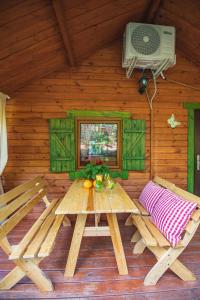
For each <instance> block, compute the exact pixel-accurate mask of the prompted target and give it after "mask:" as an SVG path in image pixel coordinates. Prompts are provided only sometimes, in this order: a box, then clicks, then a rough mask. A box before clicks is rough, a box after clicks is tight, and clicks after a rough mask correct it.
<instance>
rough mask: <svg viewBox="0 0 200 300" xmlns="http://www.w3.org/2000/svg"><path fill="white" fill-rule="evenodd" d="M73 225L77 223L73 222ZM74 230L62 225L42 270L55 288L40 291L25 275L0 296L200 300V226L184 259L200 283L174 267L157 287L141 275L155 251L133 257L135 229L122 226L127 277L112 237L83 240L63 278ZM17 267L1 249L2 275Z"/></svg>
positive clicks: (19, 231) (17, 233)
mask: <svg viewBox="0 0 200 300" xmlns="http://www.w3.org/2000/svg"><path fill="white" fill-rule="evenodd" d="M29 223H30V222H28V220H26V222H23V223H21V224H20V225H18V227H16V229H15V230H13V232H12V236H11V239H10V240H11V242H13V243H17V242H18V240H19V239H20V238H21V237H22V236H23V235H24V234H25V232H26V230H27V228H28V226H29V225H28V224H29ZM73 225H74V224H73ZM72 229H73V226H72V228H69V227H62V229H61V231H60V233H59V235H58V237H57V240H56V244H55V248H54V251H53V252H52V254H51V256H50V257H49V258H47V259H45V260H44V261H43V263H42V264H41V266H42V269H43V270H44V271H45V272H46V274H48V276H49V277H50V278H51V280H52V281H53V283H54V287H55V291H54V292H51V293H40V292H39V291H38V290H37V288H36V287H35V285H34V284H32V283H31V282H30V281H29V279H27V278H24V279H23V280H22V281H21V282H20V283H19V284H17V285H16V286H15V287H14V288H13V289H12V290H10V291H1V292H0V299H34V298H36V299H38V298H43V299H54V298H57V299H70V298H74V299H108V300H109V299H134V300H146V299H148V300H161V299H162V300H163V299H170V300H177V299H181V300H186V299H187V300H199V299H200V230H199V231H198V232H197V233H196V235H195V237H194V238H193V240H192V242H191V243H190V245H189V247H188V248H187V249H186V250H185V251H184V253H183V254H182V255H181V257H180V259H181V260H182V261H183V262H184V263H185V264H186V266H188V267H189V268H190V269H191V270H192V271H193V272H194V273H195V274H196V276H197V281H195V282H190V283H185V282H183V281H181V280H180V279H179V278H177V277H176V276H175V275H174V274H173V273H172V272H171V271H168V272H167V273H165V275H164V276H163V277H162V279H161V280H160V281H159V283H158V284H157V285H156V286H149V287H145V286H144V285H143V279H144V276H145V274H147V272H148V271H149V270H150V268H151V266H152V265H153V264H154V262H155V259H154V257H153V255H152V254H151V253H150V252H149V251H148V250H145V252H144V254H143V255H133V254H132V248H133V247H132V245H131V243H130V238H131V234H132V233H133V232H134V227H125V226H124V225H123V223H121V224H120V229H121V234H122V239H123V245H124V249H125V254H126V259H127V264H128V269H129V275H127V276H120V275H118V271H117V267H116V262H115V257H114V252H113V248H112V244H111V240H110V238H109V237H102V238H96V237H93V238H84V239H83V242H82V245H81V251H80V255H79V259H78V265H77V269H76V273H75V276H74V277H73V278H72V279H70V280H69V279H66V278H64V277H63V274H64V267H65V262H66V255H67V252H68V249H69V245H70V241H71V236H72ZM12 267H13V264H12V262H10V261H8V260H7V258H6V256H5V255H4V254H3V252H2V251H1V250H0V277H1V278H2V277H3V276H4V275H5V274H6V273H7V272H8V271H9V270H11V269H12Z"/></svg>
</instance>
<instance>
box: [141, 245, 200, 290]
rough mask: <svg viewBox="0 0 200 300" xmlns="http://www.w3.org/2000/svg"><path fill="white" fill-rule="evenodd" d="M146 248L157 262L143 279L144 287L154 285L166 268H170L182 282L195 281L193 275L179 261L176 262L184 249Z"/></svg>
mask: <svg viewBox="0 0 200 300" xmlns="http://www.w3.org/2000/svg"><path fill="white" fill-rule="evenodd" d="M148 248H149V250H150V251H151V252H153V253H154V255H155V256H156V258H157V259H158V262H157V263H156V264H155V265H154V266H153V268H152V269H151V270H150V271H149V273H148V274H147V276H146V277H145V280H144V285H155V284H156V283H157V281H158V280H159V279H160V277H161V276H162V275H163V274H164V273H165V271H166V270H167V269H168V268H170V269H171V270H172V271H173V272H174V273H175V274H177V275H178V276H179V277H180V278H181V279H183V280H186V281H193V280H195V276H194V275H193V273H192V272H191V271H190V270H189V269H187V268H186V267H185V266H184V265H183V264H182V263H181V262H180V261H178V260H177V257H178V256H179V255H180V254H181V253H182V252H183V251H184V249H185V247H183V248H169V249H168V250H164V249H162V248H159V247H150V246H148ZM182 272H183V273H182Z"/></svg>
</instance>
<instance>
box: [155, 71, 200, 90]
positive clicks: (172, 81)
mask: <svg viewBox="0 0 200 300" xmlns="http://www.w3.org/2000/svg"><path fill="white" fill-rule="evenodd" d="M160 75H161V77H162V79H163V80H164V81H168V82H171V83H176V84H178V85H182V86H184V87H187V88H190V89H192V90H196V91H200V88H198V87H195V86H192V85H190V84H186V83H183V82H180V81H176V80H173V79H168V78H167V77H165V76H164V74H163V72H161V74H160Z"/></svg>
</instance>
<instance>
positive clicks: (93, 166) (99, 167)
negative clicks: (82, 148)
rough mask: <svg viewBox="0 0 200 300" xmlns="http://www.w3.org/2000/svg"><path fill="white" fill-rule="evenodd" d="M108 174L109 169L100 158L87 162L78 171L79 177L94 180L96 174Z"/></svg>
mask: <svg viewBox="0 0 200 300" xmlns="http://www.w3.org/2000/svg"><path fill="white" fill-rule="evenodd" d="M105 174H110V169H109V167H108V166H107V165H105V164H104V163H103V162H102V161H101V160H96V161H91V162H88V163H87V164H86V165H85V167H84V168H83V169H82V170H81V172H80V177H81V178H84V179H89V180H95V179H96V176H97V175H102V177H103V176H105Z"/></svg>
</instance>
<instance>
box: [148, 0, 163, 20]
mask: <svg viewBox="0 0 200 300" xmlns="http://www.w3.org/2000/svg"><path fill="white" fill-rule="evenodd" d="M161 3H162V0H153V1H151V2H150V5H149V6H148V9H147V11H146V13H145V15H144V22H145V23H153V22H154V20H155V17H156V15H157V13H158V10H159V8H160V6H161Z"/></svg>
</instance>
